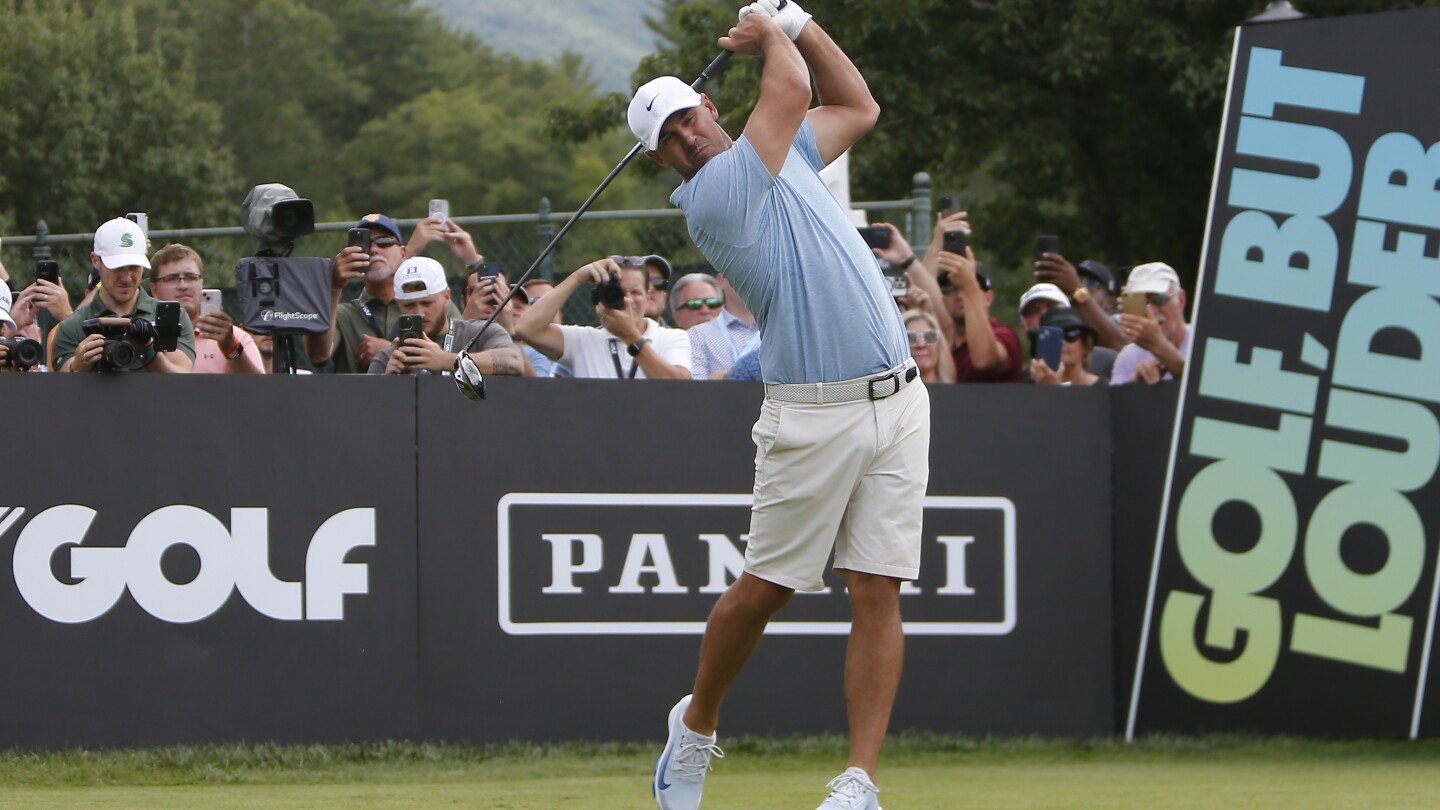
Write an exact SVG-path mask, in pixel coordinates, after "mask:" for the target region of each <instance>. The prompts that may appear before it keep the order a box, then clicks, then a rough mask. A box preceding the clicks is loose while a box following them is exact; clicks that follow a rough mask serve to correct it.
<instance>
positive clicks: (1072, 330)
mask: <svg viewBox="0 0 1440 810" xmlns="http://www.w3.org/2000/svg"><path fill="white" fill-rule="evenodd" d="M1084 336H1085V330H1084V329H1083V328H1081V327H1079V326H1071V327H1067V328H1066V329H1065V342H1066V343H1074V342H1075V341H1077V340H1079V339H1080V338H1082V337H1084Z"/></svg>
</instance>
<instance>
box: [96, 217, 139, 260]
mask: <svg viewBox="0 0 1440 810" xmlns="http://www.w3.org/2000/svg"><path fill="white" fill-rule="evenodd" d="M95 253H96V254H97V255H98V256H99V257H100V262H101V264H104V265H105V266H106V267H108V268H110V269H111V270H119V269H120V268H122V267H134V266H136V265H139V266H140V267H143V268H145V269H146V270H149V269H150V260H149V259H147V258H145V232H144V231H142V230H140V226H139V225H136V224H135V223H133V222H131V221H130V220H128V219H126V218H124V217H116V218H114V219H112V220H110V221H109V222H107V223H105V224H104V225H101V226H100V229H99V230H97V231H95Z"/></svg>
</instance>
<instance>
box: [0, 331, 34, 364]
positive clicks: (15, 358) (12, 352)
mask: <svg viewBox="0 0 1440 810" xmlns="http://www.w3.org/2000/svg"><path fill="white" fill-rule="evenodd" d="M0 346H4V347H5V365H7V366H10V367H11V368H20V369H25V368H33V367H35V366H38V365H40V361H41V360H44V359H45V350H44V349H42V348H41V347H40V341H38V340H31V339H30V338H11V339H9V340H0Z"/></svg>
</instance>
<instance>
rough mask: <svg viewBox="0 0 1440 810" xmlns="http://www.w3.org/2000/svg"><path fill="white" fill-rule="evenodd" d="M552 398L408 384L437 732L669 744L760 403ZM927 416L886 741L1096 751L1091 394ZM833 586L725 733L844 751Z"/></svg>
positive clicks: (982, 395)
mask: <svg viewBox="0 0 1440 810" xmlns="http://www.w3.org/2000/svg"><path fill="white" fill-rule="evenodd" d="M556 392H557V389H556V388H555V387H554V385H553V384H550V385H547V384H546V383H545V382H543V381H540V382H537V381H531V380H499V381H496V382H495V385H494V389H493V394H492V396H491V397H490V400H489V401H488V402H486V403H485V404H483V405H478V406H477V405H476V404H474V403H472V402H469V401H468V400H465V399H463V398H461V397H459V396H457V395H456V393H455V392H454V391H453V387H452V386H450V385H449V384H448V383H447V382H446V381H443V380H421V381H420V386H419V402H420V405H419V408H418V412H419V413H420V414H421V417H420V424H419V436H420V441H419V455H420V458H421V463H420V473H419V491H420V493H421V494H420V502H421V509H420V531H419V537H420V542H421V555H420V581H421V583H422V587H421V589H420V599H421V602H420V604H421V616H422V623H421V651H422V655H421V659H422V669H421V677H422V681H423V682H424V684H425V685H426V688H425V689H424V690H423V692H422V704H421V711H422V723H421V725H422V727H423V728H424V729H425V731H426V733H427V734H428V735H432V736H437V737H441V738H445V739H483V740H503V739H509V738H512V737H525V738H536V737H543V738H552V737H553V738H575V737H584V738H595V737H604V738H607V739H614V738H655V737H657V736H660V735H662V733H663V724H664V720H663V718H664V715H665V712H666V710H667V708H668V707H669V706H670V705H671V704H672V703H673V702H674V701H675V700H676V699H677V698H678V697H679V696H680V695H683V694H684V693H685V692H687V691H689V686H690V681H691V679H692V678H693V676H694V669H695V660H696V656H697V651H698V648H699V638H700V637H699V633H700V632H701V630H702V628H703V622H704V620H705V616H706V614H707V613H708V610H709V608H710V606H711V604H713V602H714V600H715V598H716V596H717V595H718V592H719V591H720V590H722V589H723V587H724V585H725V584H726V582H728V579H727V578H726V571H725V569H724V566H725V565H726V564H727V563H729V564H731V565H732V566H733V568H732V569H731V571H730V573H731V574H732V575H733V573H738V566H739V564H740V556H741V554H742V553H743V546H742V545H741V540H742V535H743V534H744V533H745V531H746V530H747V529H748V526H749V510H748V502H749V501H748V499H749V492H750V487H751V483H752V475H753V457H754V448H753V445H752V444H751V443H750V441H749V429H750V426H751V424H752V423H753V421H754V418H755V415H756V413H757V412H758V408H759V399H760V391H759V388H758V386H750V385H743V384H724V385H719V384H713V385H712V384H708V383H702V384H698V385H697V384H695V383H685V382H679V383H676V382H662V381H650V382H647V383H646V384H644V385H635V384H629V383H626V382H623V381H612V380H577V381H573V382H571V383H567V384H565V390H564V395H563V396H564V399H563V401H562V400H557V398H556ZM932 397H933V403H932V413H933V414H934V419H935V430H934V436H933V447H932V452H931V465H932V474H931V485H930V490H929V494H930V496H931V498H930V502H929V504H928V506H927V510H926V531H925V543H926V545H925V550H924V558H923V561H922V572H923V573H922V576H921V579H920V580H919V581H918V582H916V583H915V585H914V587H913V588H907V595H906V596H905V598H904V602H903V605H904V607H903V609H904V613H905V617H906V621H907V633H908V635H909V641H908V643H907V661H906V674H905V682H904V684H903V686H902V689H901V697H900V700H899V703H898V704H897V706H896V708H895V713H894V723H895V725H896V727H897V728H921V729H931V730H943V731H952V732H964V733H992V732H993V733H1040V734H1073V735H1084V734H1105V733H1109V732H1110V731H1111V729H1112V723H1113V710H1112V702H1111V701H1112V692H1111V688H1112V687H1111V684H1112V682H1113V674H1112V668H1111V641H1110V628H1111V618H1110V568H1109V566H1110V553H1109V509H1110V506H1109V486H1108V484H1109V478H1108V472H1107V470H1108V461H1109V452H1108V430H1107V426H1108V424H1107V399H1106V396H1105V393H1104V392H1102V391H1093V392H1092V391H1065V390H1059V389H1055V390H1034V389H1030V388H1022V387H1020V386H993V387H988V386H973V387H963V386H951V387H940V388H938V389H932ZM1062 413H1063V414H1064V417H1063V418H1057V414H1062ZM457 426H463V427H457ZM1087 426H1088V428H1087ZM1054 447H1064V448H1065V450H1064V452H1063V453H1062V454H1059V456H1058V458H1059V459H1063V460H1062V461H1061V462H1060V463H1057V457H1056V456H1053V455H1052V454H1051V453H1050V451H1049V450H1048V448H1054ZM1087 471H1089V472H1087ZM1091 472H1093V473H1094V474H1091ZM497 505H498V511H497ZM829 585H830V588H831V592H829V593H822V594H813V595H812V594H797V595H796V597H795V599H794V600H792V602H791V604H790V605H789V606H787V607H786V608H785V610H783V611H782V612H781V613H780V614H779V616H777V620H776V624H775V625H772V628H771V632H770V634H769V635H768V636H767V638H766V639H765V641H764V642H763V643H762V644H761V647H760V650H759V651H758V652H757V654H756V656H755V658H754V659H752V661H751V664H750V666H749V667H748V668H747V669H746V671H745V673H744V674H743V675H742V677H741V679H740V681H739V682H738V683H737V685H736V688H735V692H734V693H733V699H732V700H731V701H730V702H729V704H727V709H726V717H725V727H726V733H727V734H736V733H748V732H755V733H765V732H770V731H822V730H823V731H842V730H844V728H845V715H844V697H843V684H842V680H841V670H842V661H843V658H844V649H845V636H844V633H845V632H846V630H847V627H848V625H847V623H846V622H847V616H848V609H847V606H846V601H845V596H844V592H843V590H842V589H841V588H840V587H839V585H838V584H837V583H836V582H835V581H834V580H833V579H832V581H830V583H829ZM537 711H538V712H539V713H540V714H539V716H538V717H537V715H536V712H537Z"/></svg>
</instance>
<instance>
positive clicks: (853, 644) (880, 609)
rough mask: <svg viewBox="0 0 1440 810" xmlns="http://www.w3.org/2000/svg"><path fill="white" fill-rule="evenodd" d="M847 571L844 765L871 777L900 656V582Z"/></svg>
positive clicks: (902, 642)
mask: <svg viewBox="0 0 1440 810" xmlns="http://www.w3.org/2000/svg"><path fill="white" fill-rule="evenodd" d="M846 573H847V576H846V580H847V584H848V585H849V587H850V607H851V611H852V613H853V623H852V625H851V627H850V644H849V646H848V647H847V648H846V651H845V703H846V708H847V709H848V710H849V712H850V761H849V763H848V764H847V766H846V767H859V768H864V769H865V770H866V771H867V772H868V773H869V774H870V778H871V779H875V770H876V766H877V764H878V763H879V760H880V746H881V744H882V743H884V742H885V729H886V728H888V727H889V725H890V709H891V707H892V706H893V705H894V704H895V692H896V690H897V689H898V688H899V686H900V669H901V665H902V663H903V661H904V658H905V636H904V632H903V629H902V627H901V624H900V580H898V579H894V578H892V577H882V576H876V575H874V574H861V573H859V572H856V571H849V572H846ZM876 781H878V780H876Z"/></svg>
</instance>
